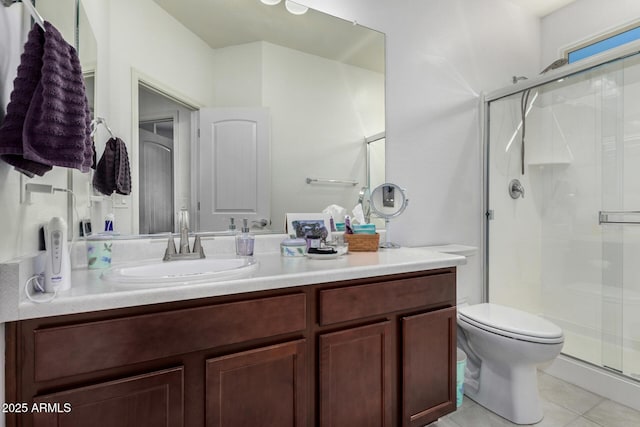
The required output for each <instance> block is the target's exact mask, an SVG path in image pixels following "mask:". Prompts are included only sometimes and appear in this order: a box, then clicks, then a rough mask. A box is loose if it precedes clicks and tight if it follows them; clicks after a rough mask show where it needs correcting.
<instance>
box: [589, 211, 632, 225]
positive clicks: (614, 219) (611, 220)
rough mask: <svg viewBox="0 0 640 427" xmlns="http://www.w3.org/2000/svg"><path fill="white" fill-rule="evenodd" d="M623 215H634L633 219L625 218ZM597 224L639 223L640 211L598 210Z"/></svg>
mask: <svg viewBox="0 0 640 427" xmlns="http://www.w3.org/2000/svg"><path fill="white" fill-rule="evenodd" d="M625 215H631V216H635V217H636V218H635V219H632V218H629V219H625V218H624V217H625ZM598 224H640V211H600V212H598Z"/></svg>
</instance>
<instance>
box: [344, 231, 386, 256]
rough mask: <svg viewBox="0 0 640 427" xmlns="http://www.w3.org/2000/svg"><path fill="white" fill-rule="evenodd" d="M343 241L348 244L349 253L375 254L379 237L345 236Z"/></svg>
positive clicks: (373, 235) (374, 235)
mask: <svg viewBox="0 0 640 427" xmlns="http://www.w3.org/2000/svg"><path fill="white" fill-rule="evenodd" d="M344 241H345V242H346V243H348V244H349V252H376V251H377V250H378V246H379V244H380V235H379V234H378V233H376V234H345V235H344Z"/></svg>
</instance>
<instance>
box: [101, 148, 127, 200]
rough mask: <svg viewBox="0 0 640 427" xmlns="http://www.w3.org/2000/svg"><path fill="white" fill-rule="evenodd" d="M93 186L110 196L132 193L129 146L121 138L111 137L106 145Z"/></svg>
mask: <svg viewBox="0 0 640 427" xmlns="http://www.w3.org/2000/svg"><path fill="white" fill-rule="evenodd" d="M93 188H94V189H96V190H97V191H99V192H101V193H102V194H106V195H107V196H110V195H111V194H113V192H114V191H115V192H116V193H118V194H124V195H127V194H129V193H131V171H130V167H129V155H128V154H127V146H126V145H125V143H124V142H122V140H121V139H120V138H111V139H110V140H109V141H107V144H106V146H105V147H104V153H103V154H102V157H100V161H99V162H98V166H97V167H96V173H95V175H93Z"/></svg>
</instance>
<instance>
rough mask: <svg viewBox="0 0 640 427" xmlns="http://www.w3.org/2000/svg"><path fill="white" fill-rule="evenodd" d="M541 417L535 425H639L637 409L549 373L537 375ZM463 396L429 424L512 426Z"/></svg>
mask: <svg viewBox="0 0 640 427" xmlns="http://www.w3.org/2000/svg"><path fill="white" fill-rule="evenodd" d="M538 388H539V390H540V397H541V399H542V407H543V410H544V414H545V415H544V418H543V419H542V421H540V422H539V423H537V424H534V425H535V426H536V427H538V426H539V427H640V412H639V411H636V410H634V409H631V408H629V407H626V406H623V405H620V404H618V403H615V402H612V401H611V400H608V399H605V398H604V397H601V396H598V395H596V394H593V393H591V392H589V391H586V390H584V389H582V388H580V387H576V386H574V385H572V384H569V383H566V382H564V381H562V380H559V379H557V378H555V377H552V376H551V375H548V374H545V373H543V372H540V373H539V374H538ZM515 425H517V424H513V423H511V422H509V421H507V420H505V419H504V418H501V417H499V416H498V415H496V414H494V413H493V412H491V411H488V410H486V409H484V408H483V407H482V406H480V405H478V404H477V403H475V402H473V401H472V400H471V399H469V398H468V397H466V396H465V397H464V401H463V404H462V406H461V407H460V408H458V410H457V411H456V412H454V413H452V414H449V415H447V416H446V417H444V418H441V419H440V420H439V421H438V422H437V423H434V424H431V426H430V427H505V426H515Z"/></svg>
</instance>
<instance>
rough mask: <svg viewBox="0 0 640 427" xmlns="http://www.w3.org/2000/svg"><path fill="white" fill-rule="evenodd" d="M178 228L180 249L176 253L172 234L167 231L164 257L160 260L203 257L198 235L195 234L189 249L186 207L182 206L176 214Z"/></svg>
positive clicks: (187, 212)
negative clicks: (191, 248)
mask: <svg viewBox="0 0 640 427" xmlns="http://www.w3.org/2000/svg"><path fill="white" fill-rule="evenodd" d="M178 228H179V230H180V251H179V252H178V253H176V242H175V241H174V240H173V234H171V233H169V240H168V241H167V249H166V250H165V252H164V258H162V260H163V261H173V260H179V259H201V258H205V255H204V249H203V248H202V243H201V242H200V236H198V235H197V234H196V237H195V241H194V242H193V250H189V211H188V210H187V209H186V208H182V209H181V210H180V212H179V214H178Z"/></svg>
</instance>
